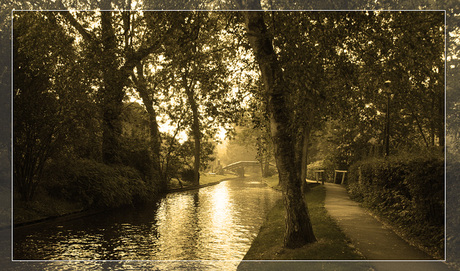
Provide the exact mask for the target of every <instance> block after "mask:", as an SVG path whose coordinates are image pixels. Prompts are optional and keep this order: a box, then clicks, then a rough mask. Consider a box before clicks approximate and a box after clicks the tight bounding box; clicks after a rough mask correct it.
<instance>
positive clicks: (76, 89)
mask: <svg viewBox="0 0 460 271" xmlns="http://www.w3.org/2000/svg"><path fill="white" fill-rule="evenodd" d="M14 30H15V36H14V48H13V49H14V50H13V51H14V86H13V88H14V120H13V122H14V131H15V132H14V138H13V141H14V148H15V152H16V153H17V154H18V155H15V156H14V161H13V162H14V180H15V184H16V189H18V192H19V193H20V195H21V197H22V198H23V199H24V200H30V199H32V198H33V196H34V193H35V191H36V189H37V186H38V184H39V182H40V178H41V174H42V171H43V166H44V164H45V162H46V160H47V159H48V158H49V157H50V156H52V155H53V153H55V152H56V151H57V150H58V149H59V148H62V150H61V151H63V152H65V151H67V150H68V149H69V148H75V146H78V142H79V139H80V136H81V135H82V133H81V131H82V130H85V128H83V127H85V126H87V123H88V122H87V121H86V120H88V118H87V115H86V114H87V113H88V112H89V110H90V109H91V106H90V105H89V101H88V97H87V96H86V93H85V92H86V91H88V88H87V87H86V86H85V85H84V83H83V82H84V81H83V80H81V81H80V80H78V78H83V73H82V71H81V69H80V67H79V66H78V64H77V63H76V60H75V59H76V57H77V56H76V54H75V52H74V50H73V48H72V42H73V38H72V37H70V36H69V35H67V33H66V32H65V30H64V29H63V28H62V27H61V26H60V25H58V24H56V18H55V17H54V16H53V15H52V14H40V13H32V12H29V13H23V14H18V15H17V16H16V17H15V24H14ZM39 41H40V42H39Z"/></svg>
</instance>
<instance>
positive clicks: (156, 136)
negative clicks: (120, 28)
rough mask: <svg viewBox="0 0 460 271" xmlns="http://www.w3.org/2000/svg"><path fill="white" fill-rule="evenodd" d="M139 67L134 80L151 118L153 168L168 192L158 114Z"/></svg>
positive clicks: (163, 187)
mask: <svg viewBox="0 0 460 271" xmlns="http://www.w3.org/2000/svg"><path fill="white" fill-rule="evenodd" d="M136 67H137V76H138V77H137V78H136V77H135V76H134V75H133V79H134V80H135V83H136V87H137V91H138V93H139V96H140V97H141V99H142V103H143V104H144V106H145V109H146V110H147V114H148V116H149V129H150V147H151V153H152V163H153V168H154V170H155V171H156V173H158V174H159V175H160V179H161V180H160V186H161V187H160V189H161V190H166V185H167V180H166V179H167V177H166V175H165V172H164V170H162V168H161V162H160V155H161V154H160V152H161V134H160V130H159V128H158V122H157V112H156V111H155V108H154V107H153V99H152V98H151V96H150V95H149V92H148V88H149V87H148V86H147V82H146V80H145V77H144V67H143V64H142V63H141V62H140V61H139V62H138V63H137V65H136Z"/></svg>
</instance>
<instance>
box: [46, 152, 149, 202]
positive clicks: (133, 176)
mask: <svg viewBox="0 0 460 271" xmlns="http://www.w3.org/2000/svg"><path fill="white" fill-rule="evenodd" d="M45 176H47V179H46V182H45V183H44V185H45V189H46V190H47V191H48V193H49V194H50V196H53V197H58V198H64V199H67V200H70V201H78V202H81V203H82V204H84V205H85V206H88V207H119V206H122V205H130V204H133V203H137V202H142V201H145V200H148V199H149V198H151V197H152V196H155V194H156V193H155V191H154V188H153V187H148V186H147V185H146V183H145V182H144V181H143V180H142V178H141V176H140V174H139V172H138V171H137V170H135V169H133V168H131V167H127V166H122V165H117V166H109V165H106V164H103V163H99V162H97V161H94V160H90V159H76V160H73V161H64V162H63V161H62V160H60V161H51V163H49V164H48V165H47V169H46V173H45Z"/></svg>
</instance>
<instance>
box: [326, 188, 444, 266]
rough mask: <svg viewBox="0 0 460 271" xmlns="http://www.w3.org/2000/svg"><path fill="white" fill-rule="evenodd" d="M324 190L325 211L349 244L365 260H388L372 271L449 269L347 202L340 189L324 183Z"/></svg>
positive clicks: (342, 189) (351, 202)
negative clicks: (342, 232) (350, 242)
mask: <svg viewBox="0 0 460 271" xmlns="http://www.w3.org/2000/svg"><path fill="white" fill-rule="evenodd" d="M325 187H326V201H325V208H326V210H327V211H328V212H329V214H330V215H331V216H332V218H334V219H335V220H336V221H337V223H338V225H339V227H340V228H341V229H342V230H343V231H344V232H345V234H346V235H347V236H348V237H349V238H350V239H351V241H352V243H353V245H354V246H355V247H356V248H357V249H358V250H359V251H360V252H361V253H362V254H363V255H364V257H366V258H367V259H368V260H390V261H391V262H389V261H387V262H383V261H379V262H374V263H372V265H374V267H375V269H376V270H450V269H448V268H447V265H445V264H444V263H442V262H439V261H434V259H433V258H431V257H430V256H429V255H427V254H425V253H424V252H422V251H421V250H419V249H417V248H415V247H413V246H411V245H409V244H408V243H407V242H405V241H404V240H403V239H401V238H400V237H399V236H398V235H396V234H395V233H394V232H393V231H392V230H390V229H388V228H386V227H384V226H383V225H382V223H380V222H379V221H377V220H376V219H375V218H374V217H372V216H371V215H370V214H368V213H367V212H366V211H365V209H364V208H362V207H361V206H359V204H358V203H357V202H355V201H352V200H350V198H349V197H348V194H347V192H346V190H345V188H344V187H343V186H341V185H338V184H332V183H325ZM401 260H406V261H405V262H401ZM430 260H431V262H430ZM408 261H410V262H408Z"/></svg>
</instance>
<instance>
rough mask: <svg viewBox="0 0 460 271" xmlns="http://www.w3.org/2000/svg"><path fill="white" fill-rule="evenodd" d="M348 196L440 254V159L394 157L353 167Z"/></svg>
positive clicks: (350, 170)
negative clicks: (418, 238)
mask: <svg viewBox="0 0 460 271" xmlns="http://www.w3.org/2000/svg"><path fill="white" fill-rule="evenodd" d="M349 173H350V175H349V183H348V185H347V189H348V192H349V194H350V196H351V197H352V198H353V199H355V200H357V201H360V202H362V203H363V205H364V206H366V207H369V208H371V209H373V210H375V211H377V212H378V213H380V214H382V215H383V216H385V217H387V218H388V219H389V220H390V221H392V222H394V223H396V224H399V225H401V226H404V228H405V229H407V232H409V233H410V234H411V235H412V236H413V237H420V239H423V240H421V241H422V243H423V244H424V245H425V246H427V247H432V248H434V249H435V250H437V251H438V253H442V249H441V248H442V246H443V229H444V228H443V222H444V219H443V217H444V160H443V157H440V156H396V157H389V158H381V159H376V158H374V159H370V160H366V161H360V162H358V163H355V164H353V165H352V166H351V167H350V169H349Z"/></svg>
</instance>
